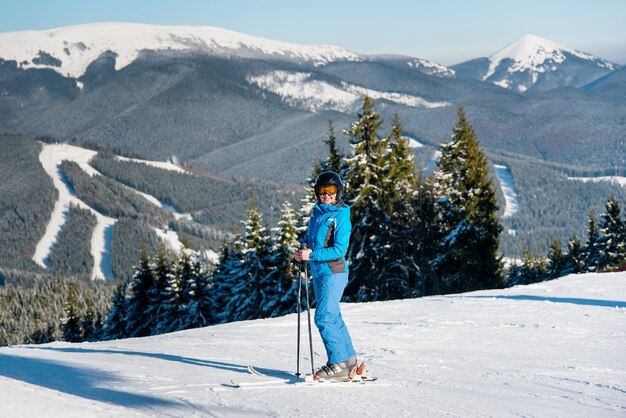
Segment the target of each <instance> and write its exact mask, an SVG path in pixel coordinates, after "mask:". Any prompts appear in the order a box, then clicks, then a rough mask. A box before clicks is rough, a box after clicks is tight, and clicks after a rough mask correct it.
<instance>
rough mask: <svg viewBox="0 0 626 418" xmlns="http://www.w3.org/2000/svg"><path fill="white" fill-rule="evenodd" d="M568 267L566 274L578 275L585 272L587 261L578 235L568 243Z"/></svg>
mask: <svg viewBox="0 0 626 418" xmlns="http://www.w3.org/2000/svg"><path fill="white" fill-rule="evenodd" d="M567 250H568V252H567V255H566V267H565V271H564V272H563V273H564V274H572V273H575V274H578V273H582V272H583V271H584V270H585V260H584V252H583V248H582V244H581V242H580V240H579V239H578V237H576V234H574V236H572V238H570V240H569V241H568V242H567Z"/></svg>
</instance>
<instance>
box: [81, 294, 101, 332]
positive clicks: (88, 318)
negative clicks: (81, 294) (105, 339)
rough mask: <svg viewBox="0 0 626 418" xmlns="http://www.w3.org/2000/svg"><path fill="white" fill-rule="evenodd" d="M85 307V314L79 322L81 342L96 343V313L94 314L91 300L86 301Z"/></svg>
mask: <svg viewBox="0 0 626 418" xmlns="http://www.w3.org/2000/svg"><path fill="white" fill-rule="evenodd" d="M86 305H87V307H86V309H85V314H84V315H83V317H82V318H81V321H80V328H81V329H80V331H81V341H98V337H99V336H98V333H97V330H96V313H95V312H94V308H93V302H92V301H91V299H87V301H86Z"/></svg>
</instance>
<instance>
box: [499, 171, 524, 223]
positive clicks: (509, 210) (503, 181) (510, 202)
mask: <svg viewBox="0 0 626 418" xmlns="http://www.w3.org/2000/svg"><path fill="white" fill-rule="evenodd" d="M495 168H496V173H497V175H498V180H500V187H501V188H502V193H503V194H504V213H503V214H502V218H510V217H511V216H513V215H515V214H516V213H517V211H518V210H519V200H518V198H517V193H516V192H515V186H514V184H513V175H512V174H511V170H510V169H509V167H507V166H505V165H495Z"/></svg>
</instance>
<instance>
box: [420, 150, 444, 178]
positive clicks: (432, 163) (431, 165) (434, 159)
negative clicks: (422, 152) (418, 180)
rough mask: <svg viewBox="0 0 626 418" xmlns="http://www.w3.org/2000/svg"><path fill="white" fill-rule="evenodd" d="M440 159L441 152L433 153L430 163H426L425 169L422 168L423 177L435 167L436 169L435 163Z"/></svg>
mask: <svg viewBox="0 0 626 418" xmlns="http://www.w3.org/2000/svg"><path fill="white" fill-rule="evenodd" d="M440 158H441V151H439V150H437V151H435V152H434V153H433V156H432V158H431V159H430V161H428V164H426V167H424V174H425V175H428V174H430V173H431V172H432V171H433V170H434V169H435V167H437V161H439V159H440Z"/></svg>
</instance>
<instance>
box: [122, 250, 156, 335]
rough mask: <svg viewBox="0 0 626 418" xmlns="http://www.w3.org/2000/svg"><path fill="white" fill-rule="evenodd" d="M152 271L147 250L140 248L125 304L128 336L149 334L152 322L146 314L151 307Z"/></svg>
mask: <svg viewBox="0 0 626 418" xmlns="http://www.w3.org/2000/svg"><path fill="white" fill-rule="evenodd" d="M154 281H155V280H154V273H153V271H152V265H151V261H150V258H149V257H148V250H147V248H146V247H142V248H141V255H140V262H139V265H138V266H137V267H136V268H135V273H134V274H133V278H132V280H131V282H130V285H129V297H128V302H127V304H126V312H127V313H126V333H127V335H128V336H129V337H143V336H146V335H150V333H151V332H152V327H153V325H154V322H153V321H152V320H151V319H150V318H149V316H148V310H149V309H150V308H151V306H152V303H151V297H150V292H151V289H152V288H153V287H154Z"/></svg>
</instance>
